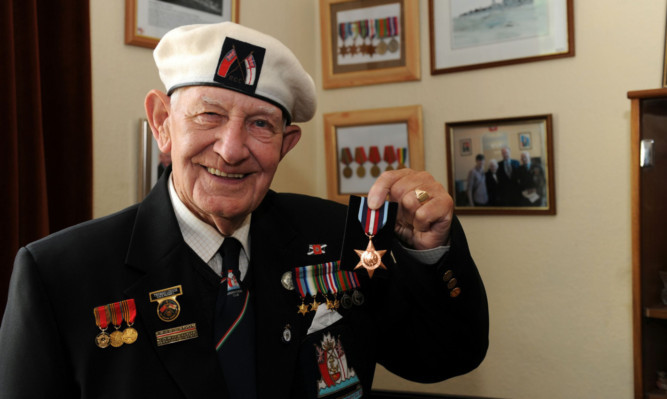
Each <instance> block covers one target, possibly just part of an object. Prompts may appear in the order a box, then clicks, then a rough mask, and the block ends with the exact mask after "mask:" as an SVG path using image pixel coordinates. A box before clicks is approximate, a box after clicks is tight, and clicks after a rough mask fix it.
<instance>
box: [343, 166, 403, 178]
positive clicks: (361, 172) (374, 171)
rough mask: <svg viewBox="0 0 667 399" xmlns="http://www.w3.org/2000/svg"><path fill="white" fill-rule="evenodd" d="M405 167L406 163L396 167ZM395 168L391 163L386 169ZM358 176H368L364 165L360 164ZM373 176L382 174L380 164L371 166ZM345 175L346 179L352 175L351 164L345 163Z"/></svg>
mask: <svg viewBox="0 0 667 399" xmlns="http://www.w3.org/2000/svg"><path fill="white" fill-rule="evenodd" d="M403 168H405V165H403V164H399V165H398V167H397V168H396V169H403ZM393 169H394V168H393V167H392V166H391V165H387V167H386V168H385V170H393ZM357 176H359V178H363V177H365V176H366V168H365V167H364V165H359V166H358V167H357ZM371 176H373V177H378V176H380V167H379V166H377V165H375V164H374V165H373V166H372V167H371ZM343 177H345V178H346V179H349V178H350V177H352V168H351V167H350V166H349V165H345V167H344V168H343Z"/></svg>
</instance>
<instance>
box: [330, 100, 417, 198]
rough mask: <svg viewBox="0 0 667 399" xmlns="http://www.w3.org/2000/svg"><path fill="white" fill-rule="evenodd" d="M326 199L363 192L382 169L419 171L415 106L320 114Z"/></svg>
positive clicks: (366, 191)
mask: <svg viewBox="0 0 667 399" xmlns="http://www.w3.org/2000/svg"><path fill="white" fill-rule="evenodd" d="M324 134H325V146H326V163H327V192H328V197H329V199H332V200H335V201H339V202H342V203H345V204H347V203H348V200H349V198H348V197H349V195H350V194H354V195H366V194H368V190H369V189H370V188H371V186H372V185H373V183H374V182H375V179H377V177H378V176H379V175H380V174H381V173H382V172H383V171H386V170H392V169H401V168H404V167H409V168H411V169H415V170H424V139H423V133H422V109H421V106H419V105H414V106H406V107H397V108H382V109H372V110H364V111H349V112H336V113H330V114H325V115H324Z"/></svg>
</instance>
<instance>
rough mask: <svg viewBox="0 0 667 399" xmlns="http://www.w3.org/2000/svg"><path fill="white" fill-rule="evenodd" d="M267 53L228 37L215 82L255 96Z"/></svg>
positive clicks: (223, 45)
mask: <svg viewBox="0 0 667 399" xmlns="http://www.w3.org/2000/svg"><path fill="white" fill-rule="evenodd" d="M265 52H266V50H265V49H264V48H262V47H258V46H254V45H252V44H250V43H246V42H242V41H240V40H236V39H232V38H231V37H227V38H226V39H225V41H224V42H223V43H222V51H221V52H220V61H218V69H217V70H216V72H215V75H214V76H213V80H215V81H216V82H218V83H220V84H222V85H223V86H224V87H227V88H229V89H232V90H236V91H240V92H241V93H244V94H248V95H253V94H255V90H256V89H257V81H258V80H259V75H260V73H261V72H262V64H263V63H264V54H265Z"/></svg>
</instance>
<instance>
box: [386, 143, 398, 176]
mask: <svg viewBox="0 0 667 399" xmlns="http://www.w3.org/2000/svg"><path fill="white" fill-rule="evenodd" d="M384 161H385V162H386V163H387V167H386V168H385V170H394V167H393V166H391V165H392V164H393V163H394V162H396V153H395V152H394V146H393V145H386V146H384Z"/></svg>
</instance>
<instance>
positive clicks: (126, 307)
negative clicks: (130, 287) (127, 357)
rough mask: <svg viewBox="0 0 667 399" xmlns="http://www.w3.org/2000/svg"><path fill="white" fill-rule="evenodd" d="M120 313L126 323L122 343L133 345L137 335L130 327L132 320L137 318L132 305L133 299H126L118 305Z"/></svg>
mask: <svg viewBox="0 0 667 399" xmlns="http://www.w3.org/2000/svg"><path fill="white" fill-rule="evenodd" d="M120 308H121V311H122V312H123V318H124V319H125V322H126V323H127V328H125V330H123V336H122V340H123V343H126V344H133V343H134V342H136V340H137V337H138V336H139V333H137V330H135V329H134V328H133V327H132V325H134V319H135V317H136V316H137V307H136V305H135V303H134V299H131V298H130V299H128V300H125V301H122V302H121V303H120Z"/></svg>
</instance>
